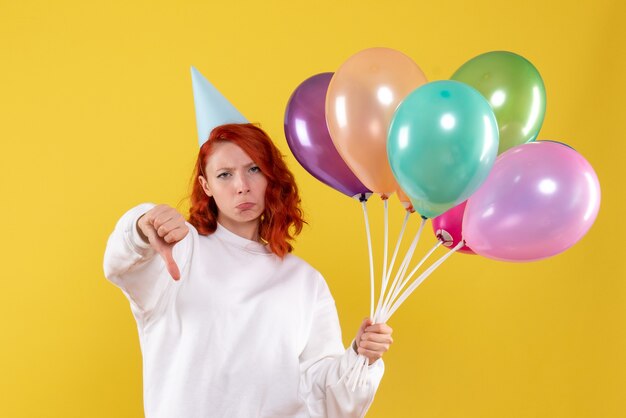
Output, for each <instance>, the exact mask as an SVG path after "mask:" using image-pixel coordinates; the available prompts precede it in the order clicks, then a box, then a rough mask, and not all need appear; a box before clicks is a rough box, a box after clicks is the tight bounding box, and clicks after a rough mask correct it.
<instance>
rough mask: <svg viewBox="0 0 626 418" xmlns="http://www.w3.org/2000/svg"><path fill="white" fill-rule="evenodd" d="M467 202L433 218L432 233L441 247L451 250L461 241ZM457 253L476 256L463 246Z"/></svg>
mask: <svg viewBox="0 0 626 418" xmlns="http://www.w3.org/2000/svg"><path fill="white" fill-rule="evenodd" d="M466 204H467V200H466V201H465V202H463V203H461V204H459V205H457V206H455V207H453V208H452V209H450V210H448V211H447V212H444V213H442V214H441V215H439V216H437V217H435V218H433V231H434V233H435V236H436V237H437V239H438V240H439V241H441V242H443V245H444V246H446V247H448V248H449V249H452V248H454V247H456V246H457V245H458V243H459V242H461V240H462V239H463V214H464V213H465V205H466ZM457 252H459V253H463V254H476V253H475V252H474V251H472V249H471V248H470V247H468V246H467V245H464V246H463V247H461V249H460V250H458V251H457Z"/></svg>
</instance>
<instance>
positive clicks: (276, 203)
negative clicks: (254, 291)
mask: <svg viewBox="0 0 626 418" xmlns="http://www.w3.org/2000/svg"><path fill="white" fill-rule="evenodd" d="M219 142H231V143H233V144H235V145H237V146H238V147H239V148H241V149H242V150H243V151H244V152H245V153H246V154H248V155H249V156H250V158H251V159H252V161H254V163H255V164H256V165H258V166H259V168H260V169H261V172H262V173H263V174H264V175H265V177H266V178H267V189H266V190H265V211H264V212H263V214H262V215H261V217H260V220H259V236H260V237H261V239H262V240H263V241H265V242H266V243H267V244H268V245H269V247H270V249H271V251H272V252H273V253H274V254H276V255H278V256H279V257H281V258H282V257H284V256H285V254H287V253H288V252H291V251H292V250H293V247H292V246H291V244H290V243H289V241H292V240H293V239H294V238H295V236H296V235H298V234H299V233H300V232H301V231H302V226H303V224H304V223H305V221H304V219H303V213H302V208H301V207H300V196H299V194H298V186H297V185H296V182H295V180H294V177H293V174H292V173H291V171H289V169H288V168H287V165H286V164H285V161H284V160H283V156H282V154H281V153H280V151H279V150H278V148H277V147H276V145H274V143H273V142H272V140H271V139H270V137H269V136H268V135H267V134H266V133H265V131H263V130H262V129H261V128H259V127H257V126H255V125H252V124H250V123H246V124H227V125H221V126H218V127H216V128H215V129H213V130H212V131H211V134H210V135H209V139H208V140H207V141H206V142H205V143H204V144H203V145H202V147H200V152H199V153H198V159H197V160H196V165H195V168H194V171H193V177H192V179H191V182H192V184H193V186H192V191H191V208H190V209H189V223H190V224H192V225H193V226H194V227H195V228H196V229H197V230H198V233H199V234H200V235H210V234H212V233H214V232H215V230H216V229H217V213H218V209H217V204H216V203H215V200H214V199H213V198H212V197H209V196H207V195H206V193H204V190H202V186H201V184H200V181H199V180H198V176H203V177H205V178H206V176H205V175H204V167H205V166H206V164H207V161H208V159H209V157H210V156H211V155H212V154H213V151H214V148H215V144H216V143H219Z"/></svg>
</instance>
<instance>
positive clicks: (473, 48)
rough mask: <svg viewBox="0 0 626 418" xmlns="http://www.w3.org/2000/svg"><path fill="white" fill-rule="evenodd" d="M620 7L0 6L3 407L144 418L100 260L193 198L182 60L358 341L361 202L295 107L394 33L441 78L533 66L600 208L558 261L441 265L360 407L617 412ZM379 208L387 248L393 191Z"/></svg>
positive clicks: (622, 133)
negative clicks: (303, 128) (329, 179)
mask: <svg viewBox="0 0 626 418" xmlns="http://www.w3.org/2000/svg"><path fill="white" fill-rule="evenodd" d="M625 15H626V13H625V8H624V6H623V4H622V3H621V2H619V1H618V0H613V1H610V0H595V1H591V0H586V1H580V2H568V1H563V0H559V1H555V2H549V1H546V0H528V1H518V2H506V1H487V0H477V1H472V2H466V1H462V0H454V1H443V2H434V1H433V2H417V1H388V2H385V1H380V0H377V1H371V0H365V1H344V0H335V1H331V0H321V1H316V2H313V1H309V2H301V1H264V2H260V1H259V2H252V1H237V0H234V1H225V2H209V1H204V2H203V1H184V2H183V1H181V2H171V1H168V2H164V1H159V0H151V1H134V2H122V1H119V0H115V1H110V2H78V1H76V2H69V1H55V2H51V1H46V2H44V1H41V2H37V1H8V0H1V1H0V57H1V59H0V141H1V144H2V148H1V149H0V186H1V194H0V198H1V199H2V200H1V202H2V203H1V205H0V211H1V212H0V219H2V227H1V228H0V229H1V230H2V239H1V241H0V242H1V244H0V246H1V247H0V253H1V254H2V268H1V270H0V271H1V276H2V280H1V281H0V286H1V288H0V318H1V319H0V321H1V330H0V331H1V334H0V338H1V339H0V341H1V344H0V416H2V417H138V416H141V415H142V394H141V357H140V351H139V346H138V337H137V330H136V327H135V323H134V321H133V318H132V316H131V313H130V309H129V307H128V303H127V301H126V299H125V298H124V296H123V295H122V293H121V292H120V291H119V290H118V289H117V288H115V287H114V286H113V285H111V284H110V283H108V282H107V281H106V280H105V278H104V277H103V272H102V267H101V265H102V255H103V251H104V247H105V243H106V239H107V237H108V234H109V233H110V232H111V230H112V228H113V226H114V224H115V222H116V221H117V219H118V218H119V216H121V214H122V213H123V212H124V211H125V210H127V209H128V208H130V207H131V206H134V205H135V204H137V203H139V202H143V201H153V202H163V203H169V204H172V205H177V204H178V203H179V202H180V201H181V199H183V198H185V196H186V193H187V185H188V181H189V176H190V174H191V168H192V164H193V160H194V157H195V153H196V151H197V139H196V128H195V116H194V109H193V99H192V90H191V81H190V74H189V67H190V65H194V66H196V67H197V68H198V69H199V70H200V71H201V72H202V73H203V74H204V75H205V76H206V77H207V78H208V79H209V80H211V81H212V82H213V83H214V84H215V85H216V86H217V87H218V88H219V89H220V90H221V91H222V92H223V93H224V94H225V95H226V97H228V98H229V100H230V101H231V102H232V103H234V104H235V106H236V107H237V108H238V109H239V110H240V111H241V112H242V113H243V114H244V115H246V116H247V118H248V119H250V120H251V121H256V122H261V124H262V126H263V127H264V128H265V129H266V130H267V131H268V132H269V133H270V134H271V136H272V137H273V138H274V139H275V141H276V142H277V144H278V145H279V146H280V148H281V149H282V150H283V152H284V153H285V154H287V155H288V162H289V165H290V167H291V168H292V169H293V170H294V172H295V175H296V177H297V180H298V183H299V185H300V187H301V190H302V196H303V200H304V206H305V209H306V212H307V214H308V219H309V223H310V225H309V226H308V227H307V228H306V229H305V231H304V233H303V234H302V235H301V238H300V240H299V242H298V246H297V254H298V255H300V256H302V257H304V258H305V259H307V260H308V261H309V262H310V263H311V264H313V265H314V266H315V267H317V268H318V269H319V270H321V271H322V273H323V274H324V275H325V277H326V278H327V281H328V283H329V285H330V287H331V290H332V291H333V294H334V296H335V299H336V301H337V306H338V308H339V313H340V319H341V323H342V326H343V329H344V340H345V342H346V343H347V342H348V341H349V340H350V339H351V338H352V336H353V335H354V333H355V331H356V329H357V328H358V325H359V323H360V320H361V319H362V318H363V317H364V316H365V315H367V313H368V310H369V290H368V286H369V284H368V281H369V273H368V266H367V253H366V241H365V232H364V228H363V219H362V214H361V208H360V207H359V205H358V204H357V203H356V202H354V201H352V200H350V199H348V198H346V197H344V196H343V195H341V194H339V193H337V192H335V191H334V190H331V189H329V188H327V187H326V186H324V185H322V184H320V183H318V182H317V181H316V180H315V179H313V178H312V177H311V176H310V175H308V174H307V173H306V172H305V171H304V170H303V169H302V168H301V167H300V166H299V165H298V164H297V162H296V161H295V159H294V158H293V157H292V156H291V154H290V152H289V150H288V148H287V145H286V142H285V138H284V134H283V130H282V123H283V113H284V109H285V105H286V103H287V100H288V98H289V95H290V94H291V92H292V91H293V90H294V89H295V88H296V86H297V85H298V84H299V83H300V82H301V81H303V80H304V79H306V78H307V77H309V76H311V75H313V74H316V73H319V72H325V71H335V70H336V69H337V68H338V67H339V66H340V65H341V63H343V62H344V61H345V60H346V59H347V58H348V57H349V56H350V55H352V54H354V53H355V52H357V51H359V50H361V49H364V48H368V47H373V46H386V47H390V48H394V49H398V50H400V51H402V52H404V53H406V54H407V55H409V56H410V57H412V58H413V59H414V60H415V62H417V63H418V64H419V65H420V66H421V68H422V69H423V70H424V72H425V73H426V75H427V76H428V78H429V79H430V80H437V79H445V78H448V77H449V76H450V75H451V74H452V73H453V72H454V70H455V69H456V68H458V67H459V66H460V65H461V64H463V63H464V62H465V61H467V60H468V59H470V58H472V57H473V56H476V55H478V54H480V53H482V52H487V51H491V50H510V51H514V52H517V53H518V54H521V55H523V56H525V57H526V58H528V59H529V60H530V61H531V62H533V63H534V64H535V66H536V67H537V68H538V70H539V72H540V73H541V74H542V76H543V79H544V82H545V85H546V88H547V97H548V104H547V113H546V118H545V122H544V125H543V128H542V131H541V133H540V135H539V138H540V139H554V140H559V141H563V142H567V143H568V144H570V145H572V146H573V147H574V148H575V149H577V150H578V151H579V152H580V153H582V154H583V155H584V156H585V157H586V158H587V159H588V161H589V162H590V163H591V164H592V165H593V166H594V168H595V170H596V172H597V174H598V177H599V179H600V182H601V186H602V206H601V209H600V214H599V216H598V219H597V221H596V223H595V225H594V227H593V228H592V229H591V230H590V232H589V233H588V235H587V236H585V237H584V238H583V239H582V241H581V242H579V243H578V244H577V245H576V246H574V247H573V248H571V249H570V250H568V251H567V252H565V253H563V254H561V255H559V256H556V257H554V258H552V259H549V260H545V261H541V262H536V263H528V264H512V263H501V262H495V261H491V260H488V259H484V258H480V257H477V256H476V257H470V256H463V255H455V256H454V257H452V258H451V259H450V260H449V261H448V262H447V263H445V264H444V265H443V266H442V267H441V268H440V269H439V270H438V271H437V272H435V274H433V276H431V278H430V279H429V280H428V281H426V282H425V283H424V285H423V286H422V287H420V288H419V289H418V290H417V291H416V292H415V293H414V294H413V296H412V297H411V299H409V301H408V302H407V304H406V305H404V306H403V308H402V309H401V310H400V311H398V313H397V315H396V316H395V317H394V318H393V319H392V321H391V323H390V325H391V326H392V327H394V329H395V332H394V338H395V341H396V342H395V344H394V345H393V347H392V349H391V351H390V352H389V353H388V354H387V355H386V357H385V360H386V366H387V371H386V374H385V377H384V379H383V381H382V384H381V387H380V389H379V392H378V394H377V397H376V400H375V402H374V404H373V407H372V408H371V411H370V414H369V415H368V416H370V417H413V416H415V417H441V418H490V417H493V418H502V417H524V418H526V417H528V418H530V417H542V418H543V417H546V418H557V417H563V418H566V417H567V418H572V417H588V418H617V417H625V416H626V284H625V279H626V268H625V267H626V261H625V255H626V251H625V250H626V246H625V244H624V240H625V235H626V227H625V225H624V221H623V215H624V212H625V210H626V205H625V198H624V187H623V185H622V177H623V173H624V168H625V165H624V157H625V147H624V145H623V144H624V141H626V129H625V128H624V111H625V110H626V109H625V105H624V97H626V83H625V77H624V74H625V73H626V52H625V50H624V45H625V42H626V30H625V29H624V26H623V21H624V16H625ZM183 206H184V203H183ZM369 206H370V211H371V215H372V218H373V219H374V222H373V226H372V227H373V233H374V241H375V243H376V250H377V254H376V256H377V260H378V261H377V264H376V265H377V268H378V267H379V264H380V259H381V257H380V255H381V254H382V244H381V243H382V241H381V239H382V222H381V219H382V209H381V207H382V205H381V204H380V202H378V201H375V200H373V201H372V202H371V204H370V205H369ZM390 213H391V220H392V235H391V236H392V237H395V234H397V231H398V229H399V225H400V222H401V219H402V217H403V210H402V209H401V208H400V205H399V204H398V203H397V202H396V201H395V199H392V202H391V208H390ZM416 224H417V219H416V218H414V219H413V223H412V226H411V233H412V232H413V231H415V229H416ZM429 227H430V226H429ZM426 232H427V233H426V234H424V239H423V240H422V245H420V247H419V249H418V254H421V253H424V252H425V251H426V249H427V248H430V246H431V245H432V244H433V243H434V237H433V236H432V233H431V232H430V229H427V230H426ZM393 242H395V241H392V243H393ZM439 251H440V252H438V254H439V255H443V254H444V253H445V251H446V250H444V249H440V250H439ZM242 396H245V394H242Z"/></svg>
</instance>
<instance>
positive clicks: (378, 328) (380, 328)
mask: <svg viewBox="0 0 626 418" xmlns="http://www.w3.org/2000/svg"><path fill="white" fill-rule="evenodd" d="M365 332H375V333H378V334H391V333H392V332H393V329H392V328H391V327H390V326H389V325H387V324H374V325H371V326H369V327H367V328H365Z"/></svg>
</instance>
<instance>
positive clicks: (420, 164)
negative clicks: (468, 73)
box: [387, 80, 498, 218]
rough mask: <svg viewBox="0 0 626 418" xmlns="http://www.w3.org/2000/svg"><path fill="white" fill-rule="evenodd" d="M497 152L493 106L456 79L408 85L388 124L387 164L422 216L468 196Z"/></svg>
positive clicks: (439, 211)
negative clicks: (407, 90) (409, 87)
mask: <svg viewBox="0 0 626 418" xmlns="http://www.w3.org/2000/svg"><path fill="white" fill-rule="evenodd" d="M497 153H498V125H497V122H496V118H495V116H494V114H493V110H492V109H491V107H490V106H489V103H488V102H487V100H485V98H484V97H483V96H482V95H481V94H480V93H479V92H478V91H476V90H475V89H474V88H472V87H470V86H468V85H466V84H464V83H460V82H457V81H450V80H446V81H435V82H431V83H428V84H425V85H423V86H421V87H419V88H417V89H416V90H413V91H412V92H411V93H410V94H409V95H408V96H407V97H405V99H404V100H403V101H402V102H401V103H400V105H399V106H398V108H397V109H396V112H395V114H394V116H393V119H392V121H391V125H390V127H389V135H388V139H387V156H388V157H389V164H390V165H391V170H392V172H393V174H394V176H395V178H396V180H397V181H398V184H399V185H400V187H402V189H403V190H404V191H405V192H406V194H407V195H408V196H409V198H410V199H411V202H412V203H413V206H414V208H415V210H417V211H418V212H419V213H420V214H421V215H422V216H424V217H425V218H433V217H435V216H438V215H440V214H442V213H444V212H445V211H447V210H448V209H450V208H452V207H454V206H456V205H458V204H459V203H461V202H463V201H465V200H467V198H468V197H470V195H472V193H474V191H476V189H478V187H480V185H481V184H482V183H483V182H484V181H485V179H486V178H487V175H488V174H489V171H491V167H492V166H493V164H494V162H495V159H496V156H497Z"/></svg>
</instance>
